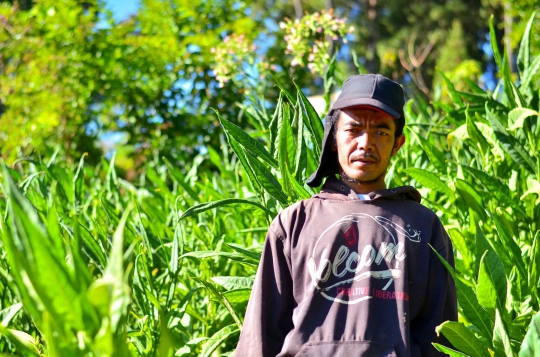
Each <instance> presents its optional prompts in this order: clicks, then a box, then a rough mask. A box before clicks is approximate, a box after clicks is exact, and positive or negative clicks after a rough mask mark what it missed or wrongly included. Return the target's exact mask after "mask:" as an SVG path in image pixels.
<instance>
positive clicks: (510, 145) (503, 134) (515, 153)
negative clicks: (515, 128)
mask: <svg viewBox="0 0 540 357" xmlns="http://www.w3.org/2000/svg"><path fill="white" fill-rule="evenodd" d="M486 112H487V114H488V115H487V117H488V119H489V121H490V122H491V125H492V126H493V129H494V133H495V137H496V138H497V140H499V144H500V146H501V147H502V148H503V150H504V151H505V152H506V153H507V154H508V155H509V156H510V157H511V158H512V159H513V160H514V161H515V162H516V163H517V164H519V165H522V166H523V167H524V168H525V169H527V170H529V172H531V173H533V174H534V173H535V170H534V167H535V163H534V160H533V159H532V158H531V156H530V155H529V153H528V152H527V150H526V149H525V147H524V146H523V145H522V144H521V143H520V142H519V141H518V140H517V139H516V138H514V137H513V136H512V135H510V134H509V133H508V132H507V131H506V130H505V129H504V127H503V126H502V125H501V120H500V119H498V118H497V116H496V115H495V114H494V113H492V112H491V111H490V110H489V108H487V110H486Z"/></svg>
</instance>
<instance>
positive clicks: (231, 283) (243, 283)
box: [211, 276, 254, 290]
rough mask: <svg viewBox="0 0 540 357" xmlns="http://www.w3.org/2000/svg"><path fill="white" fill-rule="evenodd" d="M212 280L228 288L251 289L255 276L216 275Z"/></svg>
mask: <svg viewBox="0 0 540 357" xmlns="http://www.w3.org/2000/svg"><path fill="white" fill-rule="evenodd" d="M211 279H212V281H213V282H214V283H216V284H218V285H221V286H223V287H224V288H225V289H227V290H236V289H249V288H251V287H252V286H253V281H254V279H253V278H247V277H242V276H214V277H212V278H211Z"/></svg>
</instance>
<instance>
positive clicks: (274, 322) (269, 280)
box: [235, 226, 294, 357]
mask: <svg viewBox="0 0 540 357" xmlns="http://www.w3.org/2000/svg"><path fill="white" fill-rule="evenodd" d="M284 243H285V242H284V238H283V237H282V236H281V235H279V234H277V233H276V232H275V231H273V230H272V226H271V227H270V230H269V231H268V234H267V236H266V241H265V244H264V248H263V253H262V256H261V261H260V263H259V268H258V270H257V275H256V277H255V283H254V285H253V289H252V291H251V296H250V299H249V303H248V306H247V311H246V315H245V318H244V325H243V327H242V333H241V334H240V341H239V342H238V346H237V347H236V352H235V356H236V357H243V356H246V357H248V356H249V357H267V356H268V357H270V356H272V357H273V356H276V355H277V354H278V353H279V352H280V351H281V349H282V346H283V342H284V339H285V336H286V335H287V333H288V332H289V331H290V330H291V329H292V328H293V324H292V310H293V308H294V298H293V296H292V292H293V291H292V278H291V270H290V257H289V255H288V253H287V249H286V244H284Z"/></svg>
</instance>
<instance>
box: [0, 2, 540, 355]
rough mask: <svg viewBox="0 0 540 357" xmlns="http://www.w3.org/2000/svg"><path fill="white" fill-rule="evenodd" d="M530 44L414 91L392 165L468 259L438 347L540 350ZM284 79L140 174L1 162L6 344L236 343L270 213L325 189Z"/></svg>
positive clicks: (461, 351) (132, 349)
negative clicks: (197, 149) (489, 73)
mask: <svg viewBox="0 0 540 357" xmlns="http://www.w3.org/2000/svg"><path fill="white" fill-rule="evenodd" d="M148 4H149V3H148ZM199 5H200V4H199ZM156 6H157V5H156ZM201 6H202V5H201ZM37 8H39V7H36V9H37ZM36 11H37V10H36ZM192 15H193V14H192ZM193 16H194V15H193ZM531 23H532V20H531ZM531 28H532V27H531ZM493 34H495V29H494V28H493ZM522 44H523V45H522V48H521V49H520V51H519V58H520V60H519V63H520V75H521V78H520V81H518V82H515V81H514V80H513V78H512V74H511V73H510V71H509V69H508V66H507V65H506V63H507V62H505V60H504V56H501V55H500V52H498V49H497V48H496V45H497V41H496V39H493V45H494V48H493V51H494V53H495V56H496V60H497V63H498V64H499V65H500V67H499V70H500V78H501V81H500V84H499V86H498V87H497V90H496V91H494V92H486V91H484V90H483V89H481V88H479V87H478V86H477V85H475V84H474V83H472V82H470V81H469V82H467V86H468V88H467V89H463V90H462V89H460V88H459V87H457V86H455V85H454V83H453V82H452V80H451V79H448V78H446V77H445V76H444V75H443V80H445V81H446V83H447V88H448V91H449V95H450V98H451V102H448V101H446V102H437V101H435V102H432V103H431V104H429V103H427V102H426V101H425V100H423V99H422V98H420V97H419V98H415V99H413V100H411V101H409V102H408V103H407V105H406V108H405V113H406V120H407V136H408V140H407V142H406V144H405V146H404V147H403V148H402V149H401V151H400V152H399V154H398V156H397V158H396V160H395V161H394V162H393V163H392V164H391V167H390V168H389V172H388V174H387V177H386V179H387V184H388V186H395V185H404V184H412V185H415V186H418V187H419V189H420V191H421V193H422V195H423V199H424V203H425V204H426V205H427V206H428V207H429V208H431V209H432V210H433V211H435V212H436V213H437V214H438V215H440V217H441V219H442V221H443V223H444V224H445V226H446V229H447V231H448V233H449V235H450V236H451V239H452V241H453V245H454V248H455V262H456V264H455V269H452V268H451V267H450V266H449V265H448V264H447V263H446V262H443V263H444V264H446V267H447V269H449V270H450V272H451V275H452V277H453V279H454V281H455V283H456V287H457V293H458V304H459V312H460V318H459V321H458V322H445V323H443V324H442V325H441V326H439V328H438V329H437V332H438V333H440V334H442V335H444V336H445V337H446V338H447V339H448V340H449V341H450V342H451V343H452V345H453V347H445V346H441V345H436V348H437V349H439V350H440V351H443V352H445V353H447V354H448V355H451V356H486V357H487V356H515V355H519V356H521V357H523V356H527V357H528V356H533V355H535V354H537V351H538V325H539V318H538V316H539V315H538V313H539V310H540V308H539V304H540V301H539V298H540V286H539V283H540V276H539V266H540V227H539V222H540V205H539V204H538V202H539V200H540V139H539V138H540V135H539V134H540V125H539V123H538V113H539V112H540V107H539V106H538V105H539V101H538V90H539V88H538V87H536V83H538V81H537V79H538V71H539V68H538V65H537V63H540V62H539V61H540V60H539V58H540V56H538V55H536V56H535V55H534V52H533V51H531V50H530V48H529V47H528V46H529V42H528V41H527V40H526V39H524V40H523V42H522ZM504 53H506V51H505V52H504ZM331 68H332V65H331V66H330V69H329V71H327V74H326V75H327V78H326V79H325V80H326V81H327V82H329V83H330V82H332V81H333V80H335V79H334V77H333V75H332V73H333V71H332V70H331ZM278 87H279V88H280V91H281V95H280V97H279V99H278V101H277V104H276V106H275V107H274V108H272V109H269V108H271V106H270V105H265V104H263V105H252V106H249V107H248V106H246V105H243V106H242V108H243V110H245V112H246V114H247V115H246V118H247V119H244V120H248V121H249V122H250V125H249V126H246V127H243V126H240V125H237V123H233V121H232V120H230V117H229V118H228V117H227V116H226V115H225V114H226V113H225V112H224V111H225V110H226V109H221V108H220V109H219V110H217V111H216V115H215V116H216V120H217V121H218V122H219V123H220V124H221V126H222V127H221V128H220V130H219V134H218V135H219V136H220V137H221V141H220V142H221V145H220V146H216V147H213V146H208V147H206V148H205V149H206V150H207V152H205V153H204V154H199V155H197V156H196V157H195V159H193V160H192V161H176V160H171V158H170V157H163V158H160V157H159V156H155V155H152V156H148V157H147V158H146V161H145V168H144V170H143V171H141V174H140V175H138V176H137V177H136V179H134V180H133V181H131V182H130V181H127V180H124V179H122V178H120V177H119V176H118V174H117V172H116V168H115V160H116V158H115V157H112V158H111V160H110V161H108V160H105V159H102V160H101V161H100V162H99V163H98V164H92V165H90V164H88V163H85V161H84V158H85V157H84V156H83V158H82V159H81V160H80V162H79V163H78V164H71V163H69V162H65V161H64V160H61V157H60V156H57V155H56V154H53V155H51V157H50V158H47V160H45V159H44V158H39V157H35V158H32V159H24V160H19V161H18V162H17V163H16V164H15V165H14V166H11V167H8V166H4V167H3V171H2V187H1V191H0V192H1V194H2V195H3V197H5V198H6V199H5V200H0V209H1V213H2V219H1V220H0V237H1V243H0V252H1V253H2V255H3V256H5V257H6V259H3V260H0V302H1V304H0V306H2V310H1V311H0V318H1V319H2V321H1V324H0V334H1V336H0V353H16V354H19V355H26V356H70V357H71V356H113V355H114V356H172V355H176V356H197V355H203V356H212V355H225V354H228V353H230V352H231V351H232V350H233V349H234V346H235V344H236V337H237V336H238V333H239V332H240V330H241V326H242V320H243V318H242V317H243V314H244V312H245V308H246V304H247V300H248V298H249V292H250V288H251V286H252V284H253V279H254V274H255V271H256V267H257V264H258V261H259V259H260V252H261V244H262V243H263V240H264V234H265V232H266V230H267V228H268V224H269V222H270V220H271V219H272V218H273V217H274V216H275V215H276V214H277V213H278V212H279V211H281V210H282V209H283V208H284V207H286V206H287V205H289V204H291V203H293V202H296V201H298V200H301V199H304V198H308V197H309V196H310V195H312V194H313V193H315V191H314V190H313V189H311V188H310V187H307V186H304V182H305V181H306V179H307V177H308V176H309V175H310V174H311V173H312V172H313V170H314V169H315V166H316V165H317V162H318V155H319V150H320V149H319V148H320V144H321V140H322V128H323V127H322V121H321V117H319V115H318V114H317V112H316V111H315V110H314V109H313V107H312V105H311V104H310V102H309V100H308V99H307V98H306V96H305V95H304V93H303V92H302V91H301V89H300V88H301V86H300V85H298V86H296V84H295V83H293V82H292V81H291V83H283V82H282V81H280V83H279V84H278ZM252 99H255V100H254V101H253V103H267V101H269V99H264V98H256V97H251V99H250V100H252ZM269 111H273V112H272V113H269ZM201 152H204V151H203V150H201ZM179 162H180V164H178V163H179ZM209 167H211V168H212V170H208V168H209ZM435 253H436V252H435Z"/></svg>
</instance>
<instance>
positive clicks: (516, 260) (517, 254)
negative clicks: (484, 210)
mask: <svg viewBox="0 0 540 357" xmlns="http://www.w3.org/2000/svg"><path fill="white" fill-rule="evenodd" d="M491 219H492V220H493V222H494V223H495V228H496V229H497V233H498V234H499V238H500V241H501V242H502V244H503V246H504V248H505V250H506V252H507V253H508V254H509V256H510V259H511V261H512V263H513V266H516V267H517V268H518V270H519V273H520V274H521V276H527V272H526V270H525V264H524V262H523V257H522V255H521V249H520V248H519V246H518V245H517V243H516V242H515V241H514V238H513V237H512V235H511V234H510V233H509V232H508V231H507V230H506V228H505V227H504V225H503V224H502V222H501V221H500V220H499V218H497V216H496V215H495V214H492V215H491ZM508 268H510V269H511V268H512V267H510V266H509V267H508Z"/></svg>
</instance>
